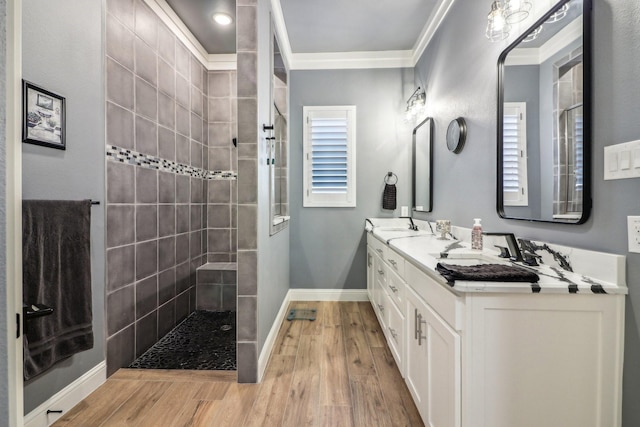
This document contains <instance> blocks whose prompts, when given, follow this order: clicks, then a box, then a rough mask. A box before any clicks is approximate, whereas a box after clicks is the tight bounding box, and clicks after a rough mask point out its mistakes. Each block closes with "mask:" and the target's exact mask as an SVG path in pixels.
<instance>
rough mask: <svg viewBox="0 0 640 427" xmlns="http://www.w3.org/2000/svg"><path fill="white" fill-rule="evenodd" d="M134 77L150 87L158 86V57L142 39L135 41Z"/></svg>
mask: <svg viewBox="0 0 640 427" xmlns="http://www.w3.org/2000/svg"><path fill="white" fill-rule="evenodd" d="M135 58H136V69H135V72H136V75H137V76H138V77H141V78H143V79H145V80H146V81H147V82H149V83H150V84H151V85H152V86H156V85H157V84H158V55H156V53H155V51H154V50H153V49H151V47H149V45H148V44H146V43H145V42H144V41H142V39H140V38H137V37H136V41H135Z"/></svg>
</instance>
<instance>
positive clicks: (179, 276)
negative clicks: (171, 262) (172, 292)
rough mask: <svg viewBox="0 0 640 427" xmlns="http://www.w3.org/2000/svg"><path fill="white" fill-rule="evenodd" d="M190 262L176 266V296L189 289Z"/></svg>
mask: <svg viewBox="0 0 640 427" xmlns="http://www.w3.org/2000/svg"><path fill="white" fill-rule="evenodd" d="M190 264H191V263H190V262H188V261H187V262H183V263H182V264H178V265H177V266H176V294H180V293H182V292H184V291H186V290H187V289H189V286H190V285H191V284H190V281H189V278H190V274H191V273H190V269H191V265H190Z"/></svg>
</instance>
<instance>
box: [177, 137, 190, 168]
mask: <svg viewBox="0 0 640 427" xmlns="http://www.w3.org/2000/svg"><path fill="white" fill-rule="evenodd" d="M176 162H178V163H181V164H183V165H188V164H190V163H191V142H190V141H189V138H188V137H186V136H182V135H180V134H176Z"/></svg>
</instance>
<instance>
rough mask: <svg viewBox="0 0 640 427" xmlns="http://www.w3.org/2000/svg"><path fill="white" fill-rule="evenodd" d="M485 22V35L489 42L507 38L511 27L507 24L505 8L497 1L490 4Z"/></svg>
mask: <svg viewBox="0 0 640 427" xmlns="http://www.w3.org/2000/svg"><path fill="white" fill-rule="evenodd" d="M527 13H528V12H527ZM487 20H488V22H487V31H486V32H485V35H486V36H487V38H488V39H489V40H491V41H492V42H499V41H500V40H504V39H506V38H507V37H509V30H510V29H511V26H510V25H509V23H508V22H507V19H506V15H505V8H504V6H503V5H502V3H501V2H500V1H499V0H495V1H494V2H493V3H491V11H490V12H489V15H487Z"/></svg>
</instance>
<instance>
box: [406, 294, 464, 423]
mask: <svg viewBox="0 0 640 427" xmlns="http://www.w3.org/2000/svg"><path fill="white" fill-rule="evenodd" d="M406 301H407V303H406V307H407V312H406V313H405V317H406V325H407V328H406V331H407V335H406V337H407V352H406V358H405V371H406V382H407V386H408V387H409V391H410V392H411V394H412V395H413V398H414V401H415V403H416V406H417V407H418V410H419V411H420V415H421V416H422V419H423V421H424V423H425V425H427V426H429V427H459V426H460V392H461V379H460V366H461V360H460V336H459V335H458V333H456V332H455V331H454V330H453V329H451V327H449V325H447V324H446V323H445V322H444V321H443V320H442V319H441V318H440V317H439V316H438V315H437V314H436V313H435V312H434V311H433V310H432V309H431V308H429V306H428V305H426V304H425V303H424V301H423V300H422V299H421V298H420V297H418V296H417V295H416V294H415V292H413V290H411V289H408V288H407V293H406Z"/></svg>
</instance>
